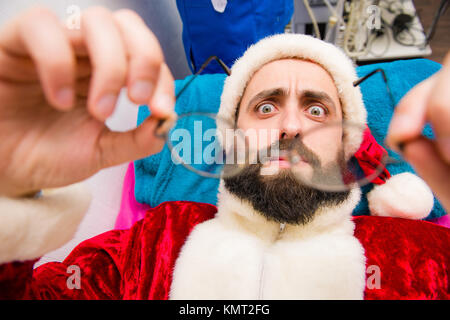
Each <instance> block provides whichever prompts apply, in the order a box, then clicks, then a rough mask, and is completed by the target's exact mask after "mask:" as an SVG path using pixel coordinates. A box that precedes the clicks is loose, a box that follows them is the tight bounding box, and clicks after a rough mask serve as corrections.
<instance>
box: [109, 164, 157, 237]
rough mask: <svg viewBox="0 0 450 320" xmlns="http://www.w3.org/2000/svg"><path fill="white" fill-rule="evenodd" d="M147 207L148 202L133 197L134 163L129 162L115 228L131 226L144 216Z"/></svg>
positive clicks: (148, 207)
mask: <svg viewBox="0 0 450 320" xmlns="http://www.w3.org/2000/svg"><path fill="white" fill-rule="evenodd" d="M148 209H150V206H149V205H148V204H142V203H139V202H137V201H136V198H135V197H134V164H133V162H131V163H130V164H129V166H128V169H127V173H126V174H125V179H124V182H123V191H122V200H121V204H120V211H119V214H118V216H117V219H116V224H115V229H120V230H122V229H129V228H131V226H132V225H133V224H134V223H135V222H137V221H139V220H141V219H142V218H144V216H145V213H146V211H147V210H148Z"/></svg>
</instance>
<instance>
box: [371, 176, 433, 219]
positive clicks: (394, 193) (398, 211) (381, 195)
mask: <svg viewBox="0 0 450 320" xmlns="http://www.w3.org/2000/svg"><path fill="white" fill-rule="evenodd" d="M367 200H368V201H369V209H370V212H371V214H372V215H374V216H384V217H397V218H407V219H423V218H425V217H427V216H428V215H429V214H430V212H431V210H432V209H433V205H434V197H433V193H432V192H431V189H430V188H429V187H428V185H427V184H426V183H425V181H423V180H422V179H421V178H419V177H418V176H416V175H415V174H412V173H410V172H404V173H400V174H397V175H395V176H393V177H391V178H390V179H389V180H387V181H386V183H385V184H382V185H376V186H375V187H374V188H373V190H372V191H370V192H369V193H368V194H367Z"/></svg>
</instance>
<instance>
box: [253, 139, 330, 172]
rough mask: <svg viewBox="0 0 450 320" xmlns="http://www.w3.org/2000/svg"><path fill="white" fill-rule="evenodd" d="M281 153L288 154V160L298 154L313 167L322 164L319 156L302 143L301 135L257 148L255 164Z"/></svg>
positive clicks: (260, 163)
mask: <svg viewBox="0 0 450 320" xmlns="http://www.w3.org/2000/svg"><path fill="white" fill-rule="evenodd" d="M273 151H276V154H275V155H273V153H274V152H273ZM283 153H284V154H288V155H289V154H290V157H289V159H287V160H289V161H291V159H290V158H293V157H294V156H298V157H300V158H301V159H302V160H303V161H306V162H308V163H309V164H310V165H311V166H312V167H314V168H320V167H321V165H322V163H321V161H320V158H319V156H318V155H316V154H315V153H314V151H312V150H311V149H310V148H308V147H307V146H306V145H305V144H304V142H303V141H302V139H301V137H299V138H289V139H282V140H276V141H274V142H272V143H271V144H270V146H269V147H266V148H261V149H259V150H258V152H257V160H256V162H257V164H259V165H262V164H264V163H265V162H266V161H267V160H268V159H270V158H273V157H274V156H280V155H282V154H283ZM292 160H293V159H292Z"/></svg>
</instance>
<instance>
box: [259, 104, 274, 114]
mask: <svg viewBox="0 0 450 320" xmlns="http://www.w3.org/2000/svg"><path fill="white" fill-rule="evenodd" d="M257 110H258V112H259V113H261V114H269V113H272V112H274V111H275V107H274V105H273V104H270V103H264V104H262V105H260V106H259V107H258V109H257Z"/></svg>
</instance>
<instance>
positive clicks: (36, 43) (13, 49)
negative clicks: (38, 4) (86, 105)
mask: <svg viewBox="0 0 450 320" xmlns="http://www.w3.org/2000/svg"><path fill="white" fill-rule="evenodd" d="M0 46H1V47H2V49H3V50H5V51H6V53H8V54H12V55H23V56H30V57H31V59H32V60H33V62H34V64H35V65H36V69H37V72H38V75H39V79H40V81H41V84H42V88H43V91H44V93H45V96H46V98H47V100H48V102H49V103H50V104H52V105H53V106H54V107H55V108H57V109H60V110H66V109H68V108H70V107H71V106H72V105H73V102H74V90H73V85H74V81H75V56H74V52H73V50H72V48H71V45H70V42H69V40H68V39H67V37H66V36H65V32H64V30H63V28H62V26H61V24H60V22H59V20H58V18H57V17H56V16H55V15H54V14H53V13H51V12H50V11H49V10H47V9H43V8H34V9H31V10H29V11H27V12H26V13H24V14H23V15H21V16H19V17H18V18H17V19H15V20H13V21H12V22H10V23H9V24H8V25H7V26H5V27H4V30H3V31H2V32H1V33H0ZM55 52H57V53H58V54H55Z"/></svg>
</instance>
